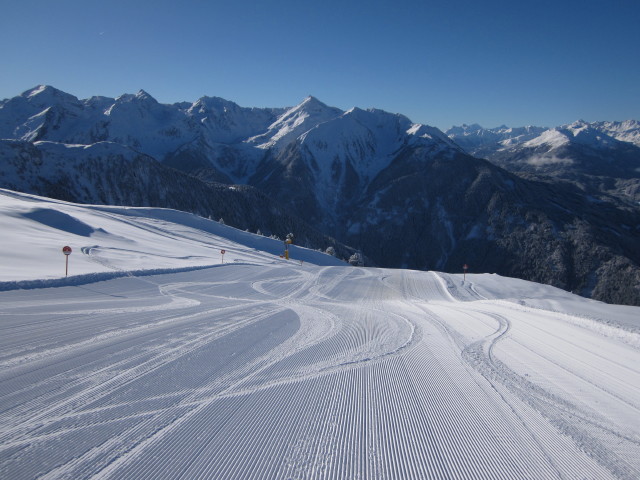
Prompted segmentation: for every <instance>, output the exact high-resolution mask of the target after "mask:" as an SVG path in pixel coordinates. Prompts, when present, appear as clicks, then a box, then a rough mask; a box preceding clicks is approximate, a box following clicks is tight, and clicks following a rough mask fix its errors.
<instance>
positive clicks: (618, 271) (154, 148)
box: [0, 86, 640, 305]
mask: <svg viewBox="0 0 640 480" xmlns="http://www.w3.org/2000/svg"><path fill="white" fill-rule="evenodd" d="M637 127H638V123H637V122H634V121H630V122H625V123H612V122H608V123H607V122H600V123H598V124H587V123H586V122H578V123H576V124H573V125H571V126H566V127H558V128H556V129H544V128H537V127H526V128H523V129H509V128H506V127H504V128H500V129H493V130H485V129H482V128H480V127H477V128H476V126H471V127H469V126H463V127H457V128H454V129H451V130H449V131H447V132H446V133H445V132H442V131H440V130H438V129H437V128H434V127H430V126H427V125H421V124H416V123H413V122H412V121H411V120H409V119H408V118H407V117H405V116H403V115H400V114H392V113H389V112H385V111H381V110H377V109H368V110H363V109H359V108H352V109H350V110H347V111H343V110H341V109H338V108H334V107H330V106H327V105H325V104H324V103H322V102H321V101H319V100H318V99H316V98H314V97H311V96H310V97H307V98H306V99H304V100H303V101H302V102H301V103H300V104H299V105H296V106H294V107H290V108H245V107H240V106H238V105H237V104H235V103H233V102H230V101H228V100H224V99H221V98H215V97H203V98H201V99H199V100H197V101H196V102H193V103H188V102H183V103H176V104H172V105H167V104H161V103H159V102H157V101H156V100H155V99H154V98H153V97H151V96H150V95H149V94H148V93H146V92H144V91H142V90H141V91H139V92H138V93H137V94H135V95H131V94H125V95H122V96H120V97H118V98H115V99H114V98H106V97H92V98H89V99H85V100H80V99H78V98H76V97H74V96H72V95H69V94H67V93H64V92H61V91H60V90H57V89H55V88H53V87H49V86H39V87H36V88H34V89H31V90H28V91H26V92H24V93H23V94H22V95H20V96H17V97H14V98H11V99H7V100H4V101H2V102H0V138H2V139H4V140H2V141H1V142H0V186H1V187H4V188H9V189H13V190H18V191H24V192H27V193H35V194H39V195H46V196H51V197H54V198H61V199H64V200H70V201H76V202H84V203H102V204H125V205H135V206H160V207H171V208H178V209H181V210H185V211H190V212H193V213H197V214H199V215H202V216H213V217H214V218H218V216H220V217H223V218H224V219H225V221H226V223H228V224H230V225H234V226H238V227H239V228H243V229H250V230H252V231H255V230H257V229H260V230H261V231H262V232H264V233H267V234H272V233H273V234H276V235H278V236H283V235H286V234H287V233H288V231H291V232H293V233H294V234H295V235H296V239H297V241H303V242H305V243H306V245H305V246H311V247H313V248H320V249H325V248H326V247H328V246H334V245H335V246H336V247H338V248H339V249H341V250H340V252H341V253H340V255H342V256H348V255H349V254H350V253H351V252H352V251H353V250H352V249H349V248H348V247H346V246H345V245H350V246H351V247H353V248H355V249H358V250H360V251H361V252H362V253H363V254H364V255H365V256H366V257H367V259H368V262H370V263H373V264H376V265H380V266H386V267H404V268H414V269H438V270H445V271H460V270H461V267H462V265H463V264H468V265H469V267H470V269H471V270H472V271H476V272H480V271H482V272H495V273H500V274H503V275H510V276H515V277H519V278H525V279H528V280H534V281H538V282H542V283H548V284H552V285H554V286H558V287H561V288H565V289H567V290H570V291H573V292H577V293H580V294H582V295H585V296H589V297H593V298H596V299H600V300H604V301H608V302H614V303H627V304H635V305H639V304H640V268H639V264H640V241H639V240H640V208H638V204H637V201H635V197H634V195H635V194H636V193H637V191H635V193H634V185H635V186H637V181H638V177H639V175H640V174H639V173H638V170H637V169H638V161H639V159H640V156H639V155H638V152H639V151H640V147H638V137H639V134H638V131H639V130H638V128H637ZM634 129H635V130H634ZM607 132H608V133H607ZM507 153H508V154H507ZM478 157H484V158H478ZM536 159H538V160H536ZM571 167H573V168H571Z"/></svg>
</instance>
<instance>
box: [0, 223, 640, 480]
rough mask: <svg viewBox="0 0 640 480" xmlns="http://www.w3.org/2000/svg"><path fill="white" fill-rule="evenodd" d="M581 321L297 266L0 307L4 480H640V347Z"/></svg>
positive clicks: (427, 275) (21, 298)
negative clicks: (39, 479) (311, 479)
mask: <svg viewBox="0 0 640 480" xmlns="http://www.w3.org/2000/svg"><path fill="white" fill-rule="evenodd" d="M148 227H149V228H153V226H152V225H149V226H148ZM83 252H84V253H85V255H88V256H89V257H91V258H92V260H93V261H96V262H102V264H103V265H105V266H108V267H109V268H115V267H113V266H112V264H110V263H109V262H108V261H107V260H106V257H100V256H99V255H97V254H96V252H92V250H91V247H87V249H85V250H83ZM61 299H62V300H61ZM568 317H570V316H569V315H567V314H564V313H562V314H561V313H555V312H550V311H546V310H537V309H535V308H532V307H525V306H522V305H518V304H516V303H511V302H506V301H503V300H494V299H491V298H487V297H485V296H482V295H480V294H479V293H478V289H476V288H475V286H474V285H473V284H472V283H471V282H462V280H461V279H460V278H459V277H456V276H449V275H445V274H436V273H431V272H413V271H403V270H397V271H394V270H378V269H360V268H351V267H314V266H310V265H309V266H304V267H302V266H293V265H292V264H289V265H281V264H276V265H262V266H257V265H233V264H231V265H224V266H222V267H218V268H212V269H204V270H198V271H193V272H182V273H172V274H161V275H156V276H149V277H132V276H130V277H124V278H117V279H112V280H108V281H103V282H97V283H93V284H88V285H82V286H68V287H61V288H55V289H54V288H50V289H33V290H29V291H26V292H25V291H10V292H0V322H1V323H0V332H1V333H2V334H3V335H2V336H1V337H0V338H1V339H0V347H1V348H0V386H1V387H2V388H1V389H0V478H7V479H31V478H41V479H58V478H73V479H89V478H93V479H107V478H122V479H125V478H126V479H131V478H136V479H145V478H149V479H163V478H166V479H180V478H181V479H205V478H207V479H231V478H242V479H267V478H323V479H324V478H328V479H346V478H349V479H356V478H361V479H365V478H380V479H394V478H395V479H407V478H412V479H413V478H415V479H420V478H434V479H436V478H437V479H441V478H446V479H491V478H493V479H505V478H508V479H525V478H532V479H537V478H558V479H584V478H590V479H607V478H622V479H632V478H640V460H638V459H640V433H639V432H640V425H639V420H638V419H639V418H640V411H639V410H640V402H639V401H638V399H639V398H640V367H639V365H640V361H639V360H640V350H639V349H638V348H637V346H635V345H633V344H632V343H633V342H631V344H630V343H629V342H627V343H625V342H623V341H620V340H619V339H616V338H615V335H613V336H611V335H603V334H602V332H599V331H597V330H596V329H589V328H588V327H589V325H590V324H588V323H585V322H582V323H581V322H580V321H578V320H576V319H571V318H568ZM625 338H627V339H628V338H629V337H628V336H627V337H625ZM598 348H600V349H602V350H598Z"/></svg>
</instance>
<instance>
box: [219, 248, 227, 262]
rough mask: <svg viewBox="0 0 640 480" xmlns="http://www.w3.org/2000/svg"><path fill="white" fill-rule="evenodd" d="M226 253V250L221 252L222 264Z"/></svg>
mask: <svg viewBox="0 0 640 480" xmlns="http://www.w3.org/2000/svg"><path fill="white" fill-rule="evenodd" d="M225 253H226V250H220V255H222V263H224V254H225Z"/></svg>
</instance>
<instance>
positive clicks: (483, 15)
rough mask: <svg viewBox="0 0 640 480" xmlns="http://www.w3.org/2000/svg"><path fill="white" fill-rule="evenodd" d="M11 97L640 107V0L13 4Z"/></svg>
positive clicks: (443, 124) (471, 110)
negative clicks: (52, 94) (44, 90)
mask: <svg viewBox="0 0 640 480" xmlns="http://www.w3.org/2000/svg"><path fill="white" fill-rule="evenodd" d="M0 53H1V56H0V58H1V59H2V62H3V68H2V73H1V74H0V98H9V97H13V96H15V95H19V94H20V93H22V92H23V91H25V90H27V89H29V88H31V87H34V86H36V85H38V84H48V85H52V86H54V87H56V88H59V89H61V90H64V91H66V92H68V93H71V94H73V95H75V96H77V97H79V98H88V97H90V96H92V95H103V96H111V97H115V96H118V95H121V94H123V93H135V92H137V91H138V90H139V89H144V90H146V91H147V92H149V93H150V94H151V95H152V96H154V97H155V98H156V99H157V100H158V101H160V102H162V103H174V102H178V101H190V102H191V101H195V100H197V99H198V98H199V97H201V96H204V95H208V96H219V97H223V98H226V99H228V100H232V101H235V102H236V103H238V104H240V105H242V106H247V107H252V106H259V107H264V106H271V107H283V106H293V105H295V104H297V103H299V102H300V101H301V100H302V99H303V98H304V97H306V96H307V95H309V94H311V95H314V96H315V97H317V98H319V99H320V100H322V101H323V102H325V103H327V104H329V105H332V106H336V107H340V108H343V109H348V108H351V107H353V106H358V107H361V108H370V107H376V108H381V109H384V110H387V111H390V112H394V113H403V114H405V115H407V116H408V117H409V118H411V119H412V120H413V121H415V122H420V123H426V124H429V125H434V126H437V127H440V128H443V129H446V128H448V127H450V126H451V125H459V124H462V123H474V122H477V123H480V124H481V125H483V126H485V127H495V126H498V125H500V124H503V123H504V124H507V125H510V126H521V125H541V126H555V125H559V124H563V123H569V122H572V121H574V120H577V119H580V118H581V119H584V120H587V121H594V120H625V119H629V118H635V119H640V1H639V0H597V1H596V0H549V1H548V0H539V1H537V0H529V1H524V2H520V1H517V0H511V1H502V0H486V1H477V0H459V1H456V0H450V1H445V0H440V1H430V0H424V1H418V0H415V1H414V0H411V1H397V0H395V1H393V0H384V1H383V0H367V1H360V0H353V1H350V0H337V1H334V0H321V1H318V0H315V1H307V0H273V1H269V0H261V1H243V0H235V1H232V0H224V1H219V0H212V1H207V0H181V1H178V0H171V1H165V0H154V1H137V0H127V1H121V0H55V1H52V0H0Z"/></svg>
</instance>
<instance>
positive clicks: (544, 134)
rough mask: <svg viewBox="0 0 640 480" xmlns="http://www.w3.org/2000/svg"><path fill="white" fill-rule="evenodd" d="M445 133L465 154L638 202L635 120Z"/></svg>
mask: <svg viewBox="0 0 640 480" xmlns="http://www.w3.org/2000/svg"><path fill="white" fill-rule="evenodd" d="M446 133H447V135H448V136H449V137H450V138H451V139H452V140H454V141H455V142H456V143H457V144H458V145H460V146H461V147H462V148H464V149H465V151H466V152H468V153H469V154H471V155H474V156H476V157H481V158H486V159H488V160H490V161H491V162H493V163H494V164H496V165H499V166H501V167H503V168H506V169H508V170H510V171H513V172H517V173H529V174H535V175H545V176H552V177H554V178H556V179H558V178H559V179H564V180H569V181H571V182H573V183H575V184H577V185H579V186H580V187H581V188H582V189H583V190H585V191H587V192H588V193H590V194H592V195H596V196H602V195H603V194H604V195H614V196H616V197H617V198H618V199H620V200H622V201H624V202H627V203H629V204H630V205H635V206H638V205H640V122H638V121H637V120H627V121H624V122H592V123H588V122H585V121H583V120H578V121H576V122H574V123H572V124H570V125H563V126H560V127H555V128H544V127H532V126H528V127H520V128H509V127H506V126H502V127H498V128H490V129H485V128H482V127H481V126H480V125H477V124H475V125H462V126H460V127H453V128H451V129H449V130H447V132H446Z"/></svg>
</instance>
